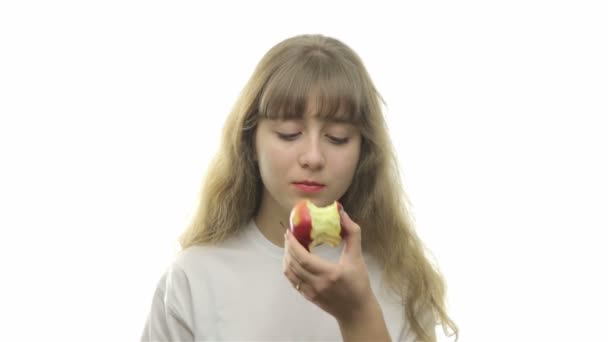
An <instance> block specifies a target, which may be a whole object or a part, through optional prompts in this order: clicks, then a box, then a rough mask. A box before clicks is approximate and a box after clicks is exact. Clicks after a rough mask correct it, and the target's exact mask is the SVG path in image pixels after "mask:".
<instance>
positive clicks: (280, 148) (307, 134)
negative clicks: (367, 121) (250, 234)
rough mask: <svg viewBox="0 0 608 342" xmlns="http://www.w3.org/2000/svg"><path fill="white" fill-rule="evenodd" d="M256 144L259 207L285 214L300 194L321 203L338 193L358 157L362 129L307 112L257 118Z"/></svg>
mask: <svg viewBox="0 0 608 342" xmlns="http://www.w3.org/2000/svg"><path fill="white" fill-rule="evenodd" d="M255 148H256V159H257V162H258V166H259V170H260V175H261V177H262V182H263V184H264V193H263V195H262V205H261V207H260V210H263V211H266V212H265V214H271V215H272V216H275V215H278V216H282V217H285V216H286V215H288V214H289V212H290V211H291V208H292V207H293V206H294V205H295V204H296V203H297V202H298V201H299V200H301V199H305V198H306V199H310V200H311V201H312V202H313V203H314V204H315V205H317V206H325V205H328V204H330V203H331V202H333V201H335V200H338V199H339V198H340V197H342V195H343V194H344V193H345V192H346V190H348V187H349V186H350V184H351V182H352V179H353V175H354V173H355V168H356V166H357V162H358V161H359V155H360V152H361V133H360V131H359V129H358V128H357V127H355V126H354V125H352V124H350V123H345V122H334V121H325V120H322V119H320V118H318V117H313V116H312V115H309V114H306V115H304V117H303V118H302V119H288V120H280V119H277V120H271V119H261V120H260V121H259V123H258V127H257V130H256V134H255ZM307 182H314V183H317V184H319V186H307V184H305V183H307ZM303 183H304V184H303ZM308 185H310V184H308Z"/></svg>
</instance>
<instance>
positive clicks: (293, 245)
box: [285, 231, 334, 275]
mask: <svg viewBox="0 0 608 342" xmlns="http://www.w3.org/2000/svg"><path fill="white" fill-rule="evenodd" d="M285 250H286V252H287V253H289V255H290V257H291V258H292V259H293V260H294V261H295V262H297V263H298V264H300V266H301V267H302V268H303V269H304V270H306V271H308V272H310V273H311V274H313V275H321V274H325V273H329V272H331V271H332V270H333V268H334V265H333V264H331V263H330V262H328V261H325V260H323V259H322V258H321V257H319V256H318V255H314V254H311V253H309V252H308V251H307V250H306V248H304V246H302V245H301V244H300V242H298V240H297V239H296V238H295V237H294V236H293V234H292V233H291V232H290V231H287V234H286V236H285Z"/></svg>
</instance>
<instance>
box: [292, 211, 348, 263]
mask: <svg viewBox="0 0 608 342" xmlns="http://www.w3.org/2000/svg"><path fill="white" fill-rule="evenodd" d="M340 211H342V205H341V204H340V203H339V202H338V201H334V202H333V203H332V204H330V205H328V206H326V207H317V206H316V205H315V204H314V203H312V202H311V201H310V200H303V201H300V202H298V203H297V204H296V205H295V206H294V207H293V208H292V210H291V213H290V215H289V228H290V230H291V232H292V234H293V235H294V236H295V238H296V239H297V240H298V241H299V242H300V244H302V246H304V247H305V248H306V249H307V250H308V251H309V252H310V249H311V248H313V247H316V246H318V245H320V244H322V243H325V244H328V245H330V246H332V247H336V246H337V245H338V244H340V241H341V240H342V235H343V234H342V233H343V231H342V226H341V223H340Z"/></svg>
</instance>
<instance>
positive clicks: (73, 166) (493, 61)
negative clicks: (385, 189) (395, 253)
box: [0, 1, 608, 341]
mask: <svg viewBox="0 0 608 342" xmlns="http://www.w3.org/2000/svg"><path fill="white" fill-rule="evenodd" d="M600 3H601V2H600V1H596V2H590V1H569V2H568V1H544V2H541V1H508V2H507V1H503V2H500V3H499V2H496V1H443V2H434V1H424V2H423V1H420V2H409V3H405V4H399V5H397V3H396V2H395V3H386V2H380V1H374V2H372V1H369V2H365V3H358V2H348V3H347V2H338V1H331V2H330V1H327V2H323V1H306V2H294V3H293V4H289V3H287V2H285V3H284V2H280V1H259V2H255V4H254V2H244V1H243V2H229V1H225V2H222V5H221V6H220V5H219V4H217V5H211V4H210V2H205V3H203V2H177V1H173V2H158V1H141V2H131V1H104V2H101V1H99V2H84V1H78V2H77V1H73V2H57V1H47V2H38V3H33V2H28V1H8V2H3V3H2V4H1V5H0V115H1V116H0V228H1V235H0V263H1V264H0V266H1V269H0V271H1V273H0V274H1V277H2V278H1V281H0V295H1V296H2V299H1V303H0V340H2V341H9V340H10V341H43V340H45V341H51V340H53V341H58V340H61V341H83V340H87V341H129V340H131V341H132V340H138V339H139V336H140V333H141V330H142V328H143V324H144V321H145V318H146V315H147V313H148V310H149V305H150V301H151V298H152V294H153V291H154V288H155V286H156V282H157V281H158V279H159V278H160V276H161V274H162V272H163V270H164V268H165V267H166V266H167V265H168V263H169V262H170V260H171V258H172V256H173V255H174V253H175V252H176V251H177V242H176V239H177V236H178V235H179V234H180V233H181V232H182V230H183V229H184V227H185V225H186V223H187V222H188V219H189V218H190V215H192V213H193V208H194V204H195V201H196V198H197V195H198V191H199V185H200V182H201V180H202V177H203V175H204V172H205V169H206V166H207V163H208V162H209V159H210V158H211V156H212V154H213V153H214V151H215V148H216V146H217V142H218V136H219V130H220V128H221V126H222V125H223V120H224V118H225V116H226V114H227V113H228V111H229V109H230V107H231V106H232V104H233V102H234V101H235V99H236V97H237V95H238V93H239V91H240V90H241V88H242V86H243V85H244V83H245V82H246V80H247V78H248V77H249V76H250V74H251V72H252V71H253V68H254V66H255V64H256V63H257V62H258V60H259V59H260V58H261V57H262V55H263V54H264V53H265V52H266V51H267V50H268V49H269V48H270V47H271V46H272V45H274V44H276V43H277V42H279V41H280V40H282V39H284V38H287V37H289V36H292V35H295V34H300V33H323V34H326V35H330V36H335V37H337V38H339V39H341V40H343V41H344V42H345V43H347V44H349V45H350V46H351V47H352V48H353V49H355V50H356V51H357V52H358V53H359V54H360V56H361V57H362V58H363V60H364V62H365V63H366V65H367V67H368V69H369V72H370V74H371V75H372V77H373V79H374V80H375V82H376V85H377V87H378V89H379V90H380V92H381V93H382V94H383V96H384V98H385V100H386V102H387V108H386V115H387V120H388V121H389V125H390V128H391V134H392V137H393V139H394V143H395V144H396V145H397V150H398V153H399V158H400V161H401V164H402V173H403V179H404V182H405V184H406V186H407V189H406V190H407V192H408V193H409V195H410V197H411V199H412V202H413V204H414V209H415V215H416V219H417V223H418V231H419V234H420V235H421V237H422V238H423V240H424V241H425V242H426V244H427V245H428V247H429V248H430V249H431V250H432V251H433V252H434V254H435V257H436V258H437V261H438V263H439V265H440V267H441V270H442V271H443V273H444V275H445V277H446V279H447V282H448V291H449V297H448V300H449V309H450V313H451V314H452V316H453V318H454V320H455V321H456V322H457V323H458V324H459V326H460V328H461V341H541V340H542V341H574V340H576V341H597V340H601V339H604V338H605V331H606V330H605V324H606V323H605V322H606V313H605V312H606V306H607V304H608V302H607V300H606V299H607V296H606V288H608V284H607V281H606V280H605V277H606V271H605V261H604V260H605V259H606V257H607V253H606V247H605V246H606V242H607V241H606V238H605V237H604V236H605V235H604V232H605V231H606V228H608V219H607V218H606V214H607V210H606V207H607V204H608V200H607V199H606V194H607V193H608V182H607V181H606V175H607V174H608V166H607V155H608V153H606V146H608V137H607V133H606V132H607V128H608V127H607V124H606V121H605V119H606V116H607V114H608V104H607V102H608V100H607V97H608V68H607V64H608V63H607V62H606V61H608V52H607V44H608V34H607V32H608V25H607V22H608V21H607V20H606V18H608V12H607V11H606V10H605V8H604V7H602V6H600Z"/></svg>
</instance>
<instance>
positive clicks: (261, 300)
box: [142, 220, 414, 341]
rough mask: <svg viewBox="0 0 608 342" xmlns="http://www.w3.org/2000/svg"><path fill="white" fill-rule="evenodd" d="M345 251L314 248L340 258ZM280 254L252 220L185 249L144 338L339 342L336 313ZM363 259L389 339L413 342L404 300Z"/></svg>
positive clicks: (164, 282) (162, 286)
mask: <svg viewBox="0 0 608 342" xmlns="http://www.w3.org/2000/svg"><path fill="white" fill-rule="evenodd" d="M341 251H342V245H340V246H338V247H336V248H332V247H329V246H326V245H321V246H318V247H316V248H315V249H314V251H313V252H314V253H315V254H318V255H320V256H321V257H323V258H325V259H327V260H330V261H337V260H338V259H339V256H340V253H341ZM282 258H283V248H281V247H278V246H276V245H274V244H272V243H271V242H270V241H268V240H267V239H266V238H265V237H264V236H263V235H262V233H261V232H260V231H259V229H258V228H257V226H256V225H255V222H254V221H253V220H251V222H250V223H249V224H248V225H247V226H246V227H245V229H244V230H243V231H242V232H241V233H239V234H237V235H236V236H234V237H231V238H230V239H228V240H227V241H225V242H223V243H221V244H220V245H215V246H193V247H190V248H187V249H185V250H183V251H182V252H180V254H179V255H178V256H177V257H176V259H175V261H174V262H173V263H172V265H171V266H170V267H169V268H168V270H167V272H166V273H165V274H164V275H163V276H162V278H161V280H160V282H159V283H158V287H157V289H156V292H155V294H154V298H153V301H152V307H151V310H150V313H149V316H148V319H147V322H146V326H145V329H144V332H143V336H142V341H208V340H211V341H341V340H342V336H341V334H340V329H339V326H338V323H337V321H336V320H335V318H334V317H332V316H331V315H329V314H328V313H326V312H325V311H323V310H322V309H320V308H319V307H317V306H316V305H315V304H313V303H311V302H309V301H308V300H306V299H305V298H304V297H303V296H302V295H301V294H300V293H299V292H298V291H296V290H295V289H294V288H293V286H292V285H291V283H290V282H289V281H288V280H287V279H286V278H285V276H284V275H283V272H282ZM366 263H367V267H368V271H369V276H370V281H371V285H372V290H373V291H374V293H375V294H376V297H377V299H378V301H379V302H380V306H381V307H382V311H383V314H384V319H385V322H386V324H387V327H388V329H389V333H390V335H391V339H392V340H393V341H413V340H414V336H413V333H409V329H408V325H407V322H406V319H405V316H404V310H403V307H402V305H401V303H400V300H399V298H398V297H397V296H395V295H391V294H389V292H388V291H387V290H384V289H383V288H382V286H381V284H380V282H381V268H380V267H378V264H377V263H375V262H373V260H372V259H371V258H370V257H366Z"/></svg>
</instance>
